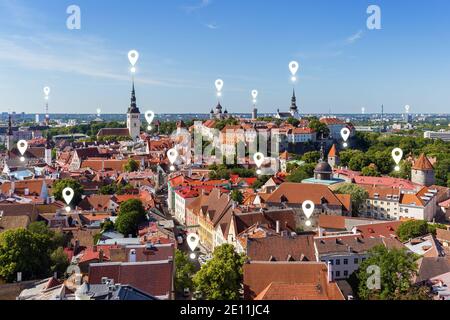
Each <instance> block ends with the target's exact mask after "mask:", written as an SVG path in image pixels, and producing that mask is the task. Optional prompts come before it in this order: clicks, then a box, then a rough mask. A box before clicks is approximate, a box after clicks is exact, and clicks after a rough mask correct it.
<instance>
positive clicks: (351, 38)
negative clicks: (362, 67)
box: [346, 30, 363, 44]
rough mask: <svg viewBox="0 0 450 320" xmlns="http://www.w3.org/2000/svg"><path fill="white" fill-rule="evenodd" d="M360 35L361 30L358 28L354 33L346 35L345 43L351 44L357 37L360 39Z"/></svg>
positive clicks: (361, 33)
mask: <svg viewBox="0 0 450 320" xmlns="http://www.w3.org/2000/svg"><path fill="white" fill-rule="evenodd" d="M362 35H363V31H362V30H359V31H358V32H356V33H355V34H352V35H351V36H350V37H348V38H347V40H346V43H347V44H353V43H355V42H356V41H358V40H359V39H361V37H362Z"/></svg>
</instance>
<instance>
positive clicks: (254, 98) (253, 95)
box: [252, 90, 258, 100]
mask: <svg viewBox="0 0 450 320" xmlns="http://www.w3.org/2000/svg"><path fill="white" fill-rule="evenodd" d="M252 97H253V100H256V98H258V90H252Z"/></svg>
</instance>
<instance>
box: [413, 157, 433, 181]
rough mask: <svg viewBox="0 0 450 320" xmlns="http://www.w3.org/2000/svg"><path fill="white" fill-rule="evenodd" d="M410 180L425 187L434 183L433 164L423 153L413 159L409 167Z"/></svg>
mask: <svg viewBox="0 0 450 320" xmlns="http://www.w3.org/2000/svg"><path fill="white" fill-rule="evenodd" d="M411 181H412V182H413V183H417V184H420V185H422V186H427V187H429V186H431V185H433V184H434V183H435V177H434V168H433V165H432V164H431V162H430V160H429V159H428V158H427V156H425V154H424V153H422V154H421V155H420V157H419V158H418V159H417V160H416V161H414V164H413V166H412V168H411Z"/></svg>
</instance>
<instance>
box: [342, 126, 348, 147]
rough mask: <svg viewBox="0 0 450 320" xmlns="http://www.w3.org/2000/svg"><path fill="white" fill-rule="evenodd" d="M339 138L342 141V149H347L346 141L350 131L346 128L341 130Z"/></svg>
mask: <svg viewBox="0 0 450 320" xmlns="http://www.w3.org/2000/svg"><path fill="white" fill-rule="evenodd" d="M341 137H342V139H343V140H344V147H347V146H348V144H347V140H348V138H349V137H350V130H349V129H348V128H342V129H341Z"/></svg>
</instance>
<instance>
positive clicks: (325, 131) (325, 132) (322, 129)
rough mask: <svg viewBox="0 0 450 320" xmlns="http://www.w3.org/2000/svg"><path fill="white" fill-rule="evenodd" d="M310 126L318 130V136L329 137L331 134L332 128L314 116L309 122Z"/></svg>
mask: <svg viewBox="0 0 450 320" xmlns="http://www.w3.org/2000/svg"><path fill="white" fill-rule="evenodd" d="M309 127H310V128H311V129H313V130H314V131H316V132H317V137H322V136H323V137H324V138H326V137H328V136H329V135H330V129H329V128H328V126H327V125H326V124H325V123H322V122H320V121H319V119H317V118H313V119H312V120H311V121H310V122H309Z"/></svg>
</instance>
